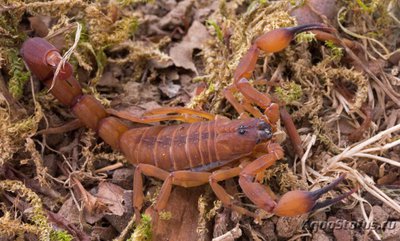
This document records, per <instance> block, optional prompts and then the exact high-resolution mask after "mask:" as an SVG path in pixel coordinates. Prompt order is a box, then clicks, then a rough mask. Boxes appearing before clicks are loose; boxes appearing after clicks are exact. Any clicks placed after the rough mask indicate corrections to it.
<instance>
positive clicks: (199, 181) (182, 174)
mask: <svg viewBox="0 0 400 241" xmlns="http://www.w3.org/2000/svg"><path fill="white" fill-rule="evenodd" d="M142 174H144V175H146V176H150V177H154V178H157V179H160V180H163V181H164V183H163V185H162V187H161V190H160V193H159V195H158V197H157V200H156V202H155V205H154V207H153V208H152V209H153V210H154V211H155V213H156V214H158V213H159V212H160V211H161V210H163V209H164V208H165V207H166V205H167V202H168V199H169V196H170V194H171V191H172V185H177V186H182V187H196V186H200V185H203V184H205V183H207V182H208V179H209V176H210V174H211V173H209V172H192V171H174V172H168V171H165V170H163V169H161V168H158V167H156V166H153V165H149V164H138V165H137V166H136V169H135V174H134V181H133V193H134V197H133V205H134V209H135V215H136V220H137V221H139V220H140V209H141V208H142V206H143V200H144V195H143V179H142Z"/></svg>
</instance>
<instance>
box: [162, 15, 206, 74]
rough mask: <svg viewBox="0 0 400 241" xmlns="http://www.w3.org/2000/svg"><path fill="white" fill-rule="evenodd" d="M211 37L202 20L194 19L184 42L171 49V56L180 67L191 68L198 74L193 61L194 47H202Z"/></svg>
mask: <svg viewBox="0 0 400 241" xmlns="http://www.w3.org/2000/svg"><path fill="white" fill-rule="evenodd" d="M209 38H210V35H209V33H208V31H207V28H206V27H205V26H204V25H203V24H202V23H200V22H198V21H194V22H193V24H192V26H191V27H190V29H189V31H188V33H187V34H186V36H185V37H184V38H183V40H182V42H180V43H179V44H177V45H175V46H173V47H172V48H171V49H170V52H169V54H170V57H171V59H172V61H173V62H174V64H175V65H176V66H178V67H182V68H185V69H189V70H192V71H194V72H195V73H196V74H197V69H196V66H195V65H194V63H193V59H192V54H193V50H194V49H202V48H203V45H204V44H205V43H206V41H207V40H208V39H209Z"/></svg>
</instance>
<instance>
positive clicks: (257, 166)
mask: <svg viewBox="0 0 400 241" xmlns="http://www.w3.org/2000/svg"><path fill="white" fill-rule="evenodd" d="M268 149H269V150H268V154H266V155H264V156H261V157H259V158H258V159H256V160H255V161H253V162H252V163H250V164H248V165H247V166H246V167H245V168H244V169H243V170H242V171H241V172H240V174H239V185H240V187H241V188H242V189H243V192H244V193H245V194H246V196H247V197H248V198H249V199H250V200H251V201H252V202H253V203H254V204H256V205H257V206H258V207H260V208H262V209H264V210H266V211H268V212H271V213H274V214H276V215H278V216H289V217H290V216H296V215H300V214H304V213H308V212H310V211H313V210H316V209H319V208H323V207H326V206H329V205H331V204H333V203H336V202H338V201H340V200H342V199H344V198H346V197H347V196H349V195H350V194H352V193H353V192H354V190H353V191H350V192H347V193H344V194H342V195H340V196H338V197H336V198H333V199H330V200H326V201H324V202H319V203H318V202H317V200H318V199H319V198H320V197H321V196H322V195H323V194H324V193H326V192H328V191H329V190H331V189H333V188H334V187H335V186H337V185H338V184H339V182H341V181H342V180H343V179H344V177H345V175H342V176H340V177H339V178H338V179H336V180H335V181H334V182H332V183H331V184H330V185H328V186H326V187H324V188H321V189H319V190H316V191H313V192H307V191H301V190H295V191H290V192H288V193H286V194H285V195H283V196H282V197H281V198H280V200H279V201H278V203H276V202H275V201H274V200H273V199H272V198H271V196H270V194H269V192H268V191H267V190H265V187H264V186H263V185H261V184H259V183H257V182H254V179H255V176H256V174H257V173H258V172H260V171H261V170H264V169H266V168H268V167H270V166H271V165H273V164H274V163H275V162H276V161H277V160H279V159H281V158H282V157H283V150H282V147H281V146H280V145H278V144H276V143H273V144H270V145H269V147H268Z"/></svg>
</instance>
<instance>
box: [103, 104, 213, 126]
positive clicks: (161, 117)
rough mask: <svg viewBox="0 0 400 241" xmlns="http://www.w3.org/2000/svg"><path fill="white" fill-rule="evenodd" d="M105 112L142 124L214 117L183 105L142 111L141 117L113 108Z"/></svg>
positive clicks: (191, 120) (190, 121)
mask: <svg viewBox="0 0 400 241" xmlns="http://www.w3.org/2000/svg"><path fill="white" fill-rule="evenodd" d="M107 113H108V114H111V115H114V116H117V117H119V118H122V119H125V120H129V121H132V122H137V123H144V124H150V123H154V122H159V121H171V120H177V121H182V122H188V123H193V122H199V121H204V120H205V119H207V120H214V119H215V116H214V115H212V114H210V113H207V112H204V111H199V110H193V109H189V108H183V107H182V108H180V107H168V108H160V109H155V110H152V111H149V112H146V113H144V115H143V116H141V117H137V116H135V115H133V114H132V113H131V112H129V111H117V110H113V109H108V110H107ZM174 113H177V114H174ZM170 114H172V115H170Z"/></svg>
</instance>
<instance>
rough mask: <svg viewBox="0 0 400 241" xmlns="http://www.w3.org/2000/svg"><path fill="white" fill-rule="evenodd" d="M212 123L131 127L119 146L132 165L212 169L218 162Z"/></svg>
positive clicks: (172, 168) (169, 169)
mask: <svg viewBox="0 0 400 241" xmlns="http://www.w3.org/2000/svg"><path fill="white" fill-rule="evenodd" d="M215 125H216V121H207V122H196V123H192V124H182V125H172V126H153V127H147V128H141V129H140V130H139V129H131V130H129V131H127V132H125V133H124V134H123V135H122V136H121V139H120V147H121V150H122V152H123V153H124V154H125V156H126V157H127V158H128V160H129V161H130V162H132V163H134V164H139V163H146V164H151V165H154V166H157V167H160V168H162V169H164V170H167V171H173V170H185V169H196V168H199V167H200V168H201V167H204V168H203V169H211V168H212V167H213V164H212V163H214V162H216V161H218V156H217V150H216V147H215V145H214V143H215V137H216V135H215ZM216 165H218V163H216ZM207 167H209V168H207Z"/></svg>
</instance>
